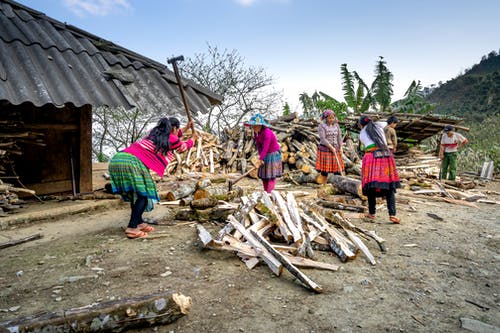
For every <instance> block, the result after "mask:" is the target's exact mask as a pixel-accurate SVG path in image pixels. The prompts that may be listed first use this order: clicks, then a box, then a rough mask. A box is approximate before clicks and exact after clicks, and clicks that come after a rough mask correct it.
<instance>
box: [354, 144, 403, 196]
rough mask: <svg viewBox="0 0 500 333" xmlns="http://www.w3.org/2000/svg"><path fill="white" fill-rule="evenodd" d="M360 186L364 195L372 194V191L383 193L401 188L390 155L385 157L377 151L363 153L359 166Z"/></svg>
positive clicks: (392, 158) (394, 164)
mask: <svg viewBox="0 0 500 333" xmlns="http://www.w3.org/2000/svg"><path fill="white" fill-rule="evenodd" d="M375 155H377V157H375ZM361 186H362V187H363V194H365V195H367V194H368V193H373V191H372V190H373V189H376V190H381V191H380V192H381V193H383V192H384V191H387V190H389V191H395V190H396V188H400V187H401V183H400V181H399V175H398V171H397V169H396V163H395V162H394V157H393V156H392V154H388V155H387V154H383V153H380V152H379V151H372V152H366V153H365V155H364V156H363V161H362V164H361Z"/></svg>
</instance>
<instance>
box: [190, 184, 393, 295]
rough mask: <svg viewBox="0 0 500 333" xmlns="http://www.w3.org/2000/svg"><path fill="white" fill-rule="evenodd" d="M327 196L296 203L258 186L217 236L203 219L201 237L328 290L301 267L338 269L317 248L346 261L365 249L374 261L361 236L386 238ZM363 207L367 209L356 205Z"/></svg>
mask: <svg viewBox="0 0 500 333" xmlns="http://www.w3.org/2000/svg"><path fill="white" fill-rule="evenodd" d="M324 202H325V200H321V199H320V200H313V201H311V200H310V201H305V200H304V201H302V202H301V203H300V204H298V203H297V201H296V198H295V195H294V193H293V192H279V191H273V192H272V194H271V195H269V194H268V193H266V192H263V191H255V192H253V193H251V194H250V195H248V196H242V197H241V204H240V205H239V206H238V208H237V209H236V210H235V211H234V212H233V213H232V214H230V215H229V216H228V217H227V220H226V222H227V224H226V225H225V226H224V227H223V228H222V229H221V230H220V231H219V232H218V234H217V235H216V236H212V235H211V234H210V233H209V232H208V231H207V230H206V229H205V228H204V227H203V226H202V225H201V224H199V225H198V231H199V237H200V239H201V241H202V242H203V244H204V246H205V247H207V248H210V249H217V250H226V251H232V252H235V253H236V254H237V255H238V256H239V257H240V258H241V260H242V261H243V262H244V263H245V264H246V266H247V267H248V268H249V269H252V268H253V267H255V266H256V265H257V264H259V263H260V262H264V263H265V264H267V265H268V266H269V268H270V269H271V270H272V272H273V273H274V274H275V275H277V276H280V275H281V274H282V272H283V268H285V269H287V270H288V271H289V272H290V273H291V274H292V275H293V276H294V277H296V278H297V279H298V280H299V281H300V282H301V283H302V284H303V285H304V286H305V287H306V288H308V289H311V290H313V291H315V292H317V293H320V292H322V291H323V289H322V288H321V286H319V285H317V284H316V283H315V282H314V281H312V280H311V279H310V278H309V277H308V276H307V275H305V274H304V273H303V272H302V271H301V270H299V268H298V267H309V268H318V269H326V270H333V271H335V270H337V269H338V266H337V265H335V264H331V263H325V262H320V261H316V260H314V259H315V257H316V255H315V251H328V252H332V253H334V254H336V255H337V256H338V258H339V259H340V261H341V262H346V261H349V260H353V259H354V258H355V257H356V256H357V254H358V252H360V251H361V252H362V253H363V254H364V256H365V257H366V258H367V260H368V262H370V263H371V264H372V265H375V264H376V261H375V258H374V256H373V255H372V254H371V253H370V250H369V249H368V247H367V246H366V245H365V244H364V243H363V240H362V238H365V239H368V238H370V239H373V240H375V241H376V242H377V244H378V245H379V247H380V249H381V250H382V251H385V247H384V240H383V239H382V238H381V237H379V236H377V235H376V234H375V232H373V231H368V230H365V229H363V228H360V227H357V226H355V225H354V224H353V223H351V221H350V220H349V218H347V217H344V216H343V214H342V212H339V211H338V209H339V208H342V209H345V207H347V206H349V207H350V208H351V209H353V206H352V205H344V207H340V206H341V205H337V206H335V207H334V208H335V209H334V208H326V207H324V206H323V205H322V204H323V203H324ZM354 210H356V211H358V212H359V211H360V210H361V211H363V208H362V207H361V209H359V207H356V208H354Z"/></svg>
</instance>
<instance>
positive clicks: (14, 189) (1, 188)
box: [0, 184, 36, 195]
mask: <svg viewBox="0 0 500 333" xmlns="http://www.w3.org/2000/svg"><path fill="white" fill-rule="evenodd" d="M7 191H10V192H21V193H28V194H31V195H35V194H36V192H35V191H33V190H30V189H27V188H21V187H14V186H10V185H7V184H0V192H7Z"/></svg>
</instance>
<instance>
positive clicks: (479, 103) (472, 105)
mask: <svg viewBox="0 0 500 333" xmlns="http://www.w3.org/2000/svg"><path fill="white" fill-rule="evenodd" d="M427 100H428V101H429V102H431V103H435V104H436V109H435V111H434V113H437V114H451V115H455V116H458V117H463V118H465V119H466V121H467V122H471V123H476V122H482V121H484V120H485V119H486V118H489V116H492V115H498V113H499V109H500V55H499V54H498V53H497V52H496V51H492V52H490V53H489V54H488V55H487V56H483V58H482V60H481V62H480V63H479V64H476V65H474V66H472V68H470V69H468V70H466V71H465V74H463V75H460V76H458V77H456V78H454V79H451V80H449V81H447V82H446V83H444V84H443V85H440V86H439V87H438V88H436V89H434V90H433V91H432V93H430V94H429V95H428V96H427Z"/></svg>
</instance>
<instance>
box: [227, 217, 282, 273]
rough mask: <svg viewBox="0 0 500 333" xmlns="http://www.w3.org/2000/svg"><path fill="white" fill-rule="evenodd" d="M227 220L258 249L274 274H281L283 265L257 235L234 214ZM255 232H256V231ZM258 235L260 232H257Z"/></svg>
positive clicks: (260, 255)
mask: <svg viewBox="0 0 500 333" xmlns="http://www.w3.org/2000/svg"><path fill="white" fill-rule="evenodd" d="M227 221H228V222H229V223H231V225H232V226H233V227H234V228H235V229H236V230H238V231H239V232H240V233H241V234H242V235H243V236H244V237H245V239H246V240H247V241H248V242H249V243H250V244H251V245H252V246H253V247H254V248H256V249H258V250H257V252H258V253H259V257H261V258H262V260H264V262H265V263H266V264H267V265H268V266H269V268H270V269H271V270H272V271H273V273H274V274H276V275H277V276H280V275H281V273H282V271H283V265H282V264H281V262H280V261H279V260H278V259H277V258H276V257H275V256H274V255H273V254H272V253H271V252H270V251H269V250H268V249H267V248H265V247H263V246H262V245H261V243H260V241H259V240H258V239H257V238H255V236H254V235H253V234H252V233H251V232H249V231H248V230H246V229H245V227H244V226H243V225H242V224H241V223H240V222H238V220H236V218H235V217H234V216H232V215H229V216H228V218H227ZM254 233H255V232H254ZM255 234H257V235H258V233H255Z"/></svg>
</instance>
